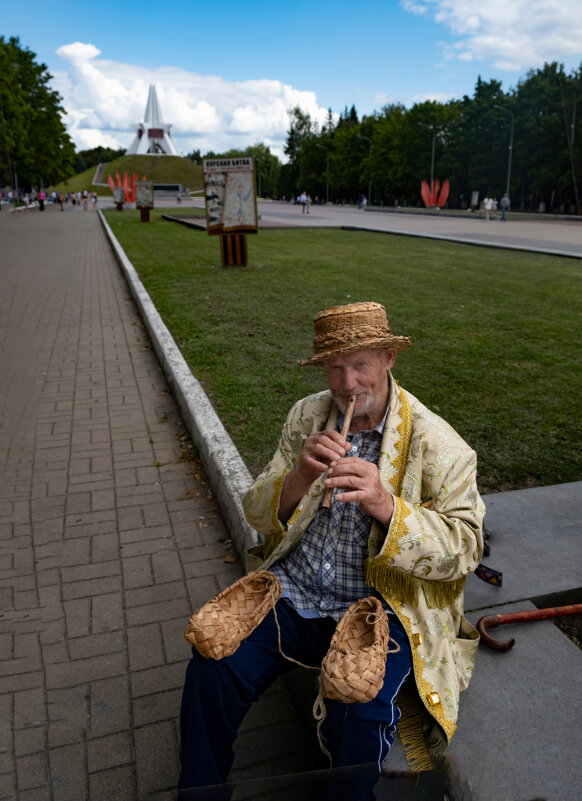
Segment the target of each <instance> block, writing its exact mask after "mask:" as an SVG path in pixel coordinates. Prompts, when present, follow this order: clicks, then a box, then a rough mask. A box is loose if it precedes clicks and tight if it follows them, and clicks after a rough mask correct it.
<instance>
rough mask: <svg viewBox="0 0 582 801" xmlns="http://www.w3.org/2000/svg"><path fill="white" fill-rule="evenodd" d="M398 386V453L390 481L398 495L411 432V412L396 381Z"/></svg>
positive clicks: (402, 479)
mask: <svg viewBox="0 0 582 801" xmlns="http://www.w3.org/2000/svg"><path fill="white" fill-rule="evenodd" d="M396 386H397V387H398V397H399V400H400V410H399V414H400V417H401V418H402V420H401V421H400V423H399V424H398V426H397V428H396V430H397V431H398V433H399V434H400V438H399V439H398V444H397V450H398V453H397V455H396V457H395V458H394V459H393V461H392V467H393V468H394V469H395V470H396V478H395V481H393V482H392V485H393V487H394V494H395V495H400V492H401V490H402V482H403V481H404V473H405V471H406V462H407V461H408V450H409V448H410V437H411V434H412V412H411V411H410V404H409V403H408V398H407V397H406V395H405V394H404V391H403V389H402V388H401V387H400V385H399V383H398V381H396Z"/></svg>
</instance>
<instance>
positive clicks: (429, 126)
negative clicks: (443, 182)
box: [418, 120, 436, 192]
mask: <svg viewBox="0 0 582 801" xmlns="http://www.w3.org/2000/svg"><path fill="white" fill-rule="evenodd" d="M418 124H419V125H422V127H423V128H430V130H431V131H432V150H431V156H430V191H431V192H432V191H433V189H434V146H435V141H436V129H435V127H434V125H429V124H428V123H426V122H420V120H419V123H418Z"/></svg>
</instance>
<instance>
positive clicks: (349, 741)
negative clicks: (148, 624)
mask: <svg viewBox="0 0 582 801" xmlns="http://www.w3.org/2000/svg"><path fill="white" fill-rule="evenodd" d="M277 620H278V624H279V629H280V632H281V647H282V650H283V653H284V654H286V655H287V656H290V657H292V658H293V659H296V660H298V661H299V662H301V663H302V664H305V665H312V666H314V667H315V666H319V665H321V661H322V659H323V657H324V656H325V654H326V653H327V650H328V648H329V644H330V640H331V637H332V634H333V632H334V630H335V627H336V624H335V621H334V620H332V619H331V618H317V619H306V618H303V617H301V616H300V615H299V614H298V613H297V612H296V611H295V610H294V609H293V608H292V607H291V606H290V605H289V604H288V603H287V602H286V601H279V602H278V604H277ZM389 625H390V638H391V640H393V641H396V643H398V645H399V646H400V650H399V651H398V652H397V653H390V654H389V655H388V661H387V665H386V675H385V678H384V685H383V687H382V688H381V690H380V691H379V693H378V695H377V696H376V698H374V700H372V701H369V702H368V703H354V704H343V703H340V702H339V701H333V700H328V699H326V700H325V707H326V718H325V721H324V723H323V726H322V728H321V734H322V738H323V742H324V744H325V746H326V748H327V749H328V751H329V752H330V753H331V755H332V759H333V767H334V768H345V767H348V766H356V765H357V766H360V768H359V769H358V770H357V771H354V772H350V771H347V772H346V771H338V772H337V774H336V772H335V771H332V773H331V774H330V780H329V781H328V787H327V791H326V792H327V796H326V797H329V798H330V799H331V798H333V799H334V801H339V799H344V798H345V799H346V801H347V800H348V799H349V801H360V800H361V801H368V799H374V798H375V796H374V790H373V788H374V785H375V784H376V782H377V780H378V776H379V773H380V770H381V766H382V762H383V760H384V758H385V757H386V755H387V754H388V751H389V750H390V746H391V745H392V742H393V737H394V733H395V730H396V724H397V722H398V720H399V719H400V711H399V710H398V707H397V706H396V705H395V699H396V695H397V693H398V690H399V689H400V687H401V685H402V683H403V682H404V680H405V679H406V677H407V676H408V674H409V673H410V670H411V666H412V658H411V654H410V647H409V644H408V639H407V636H406V633H405V631H404V629H403V628H402V626H401V624H400V623H399V621H398V620H397V619H396V618H394V616H390V620H389ZM394 647H395V646H394V643H393V642H391V644H390V648H391V649H392V648H394ZM192 654H193V656H192V659H191V661H190V663H189V665H188V669H187V671H186V679H185V683H184V690H183V695H182V707H181V716H180V726H181V751H182V769H181V773H180V779H179V783H178V787H179V788H180V789H181V790H187V789H188V788H197V787H205V786H208V785H220V784H223V783H225V782H226V781H227V777H228V774H229V771H230V768H231V765H232V762H233V759H234V752H233V748H232V746H233V743H234V740H235V739H236V736H237V731H238V728H239V726H240V724H241V722H242V720H243V718H244V716H245V715H246V713H247V711H248V710H249V708H250V706H251V704H252V703H253V701H258V699H259V696H260V695H261V693H263V692H264V691H265V690H266V689H267V688H268V687H269V686H270V685H271V684H272V683H273V682H274V681H275V679H277V678H278V677H279V676H281V675H283V674H284V673H287V672H289V671H290V670H293V669H294V668H295V667H296V665H295V664H294V663H293V662H290V661H288V660H287V659H285V657H284V656H282V654H281V652H280V650H279V642H278V632H277V623H276V621H275V616H274V614H273V612H272V611H271V612H270V613H269V614H268V615H267V617H266V618H265V619H264V620H263V622H262V623H261V624H260V625H259V626H257V628H256V629H255V630H254V631H253V633H252V634H251V635H250V636H249V637H248V638H247V639H246V640H244V641H243V642H242V643H241V645H240V646H239V648H238V649H237V650H236V651H235V653H234V654H232V656H229V657H226V658H224V659H221V660H220V661H216V660H213V659H205V658H204V657H202V656H200V654H199V653H198V652H197V651H196V650H195V649H192ZM362 766H367V769H364V770H362ZM334 775H337V777H338V779H337V781H336V782H334V780H333V776H334ZM350 777H352V778H353V784H354V785H355V786H350V785H351V784H352V782H350ZM183 797H184V798H186V797H188V796H187V794H186V793H185V794H184V795H183ZM192 797H193V798H194V797H196V798H198V797H200V798H202V797H203V796H202V794H200V795H199V794H194V793H192ZM208 797H209V798H218V797H219V795H218V794H215V795H212V794H210V795H209V796H208ZM220 797H223V798H228V797H229V796H228V794H226V795H223V796H220Z"/></svg>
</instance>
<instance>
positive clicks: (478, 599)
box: [465, 481, 582, 609]
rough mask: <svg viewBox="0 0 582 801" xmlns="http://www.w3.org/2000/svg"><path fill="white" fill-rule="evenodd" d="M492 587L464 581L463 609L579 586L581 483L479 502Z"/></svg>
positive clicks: (581, 578) (581, 569)
mask: <svg viewBox="0 0 582 801" xmlns="http://www.w3.org/2000/svg"><path fill="white" fill-rule="evenodd" d="M483 500H484V501H485V505H486V507H487V514H486V516H485V524H486V526H487V529H488V530H489V532H490V534H491V553H490V555H489V556H487V557H484V558H483V561H484V563H485V564H486V565H487V566H488V567H492V568H494V569H495V570H500V571H501V572H502V573H503V584H502V586H501V587H494V586H493V585H490V584H486V583H485V582H483V581H481V580H480V579H478V578H477V577H476V576H469V578H468V580H467V584H466V587H465V608H466V609H482V608H484V607H488V606H493V605H495V604H504V603H510V602H511V601H517V600H520V599H522V598H535V597H536V596H538V595H546V594H549V593H555V592H563V591H565V590H569V589H574V588H576V587H580V586H582V536H581V530H582V481H579V482H573V483H569V484H559V485H557V486H552V487H536V488H535V489H525V490H515V491H512V492H503V493H495V494H491V495H485V496H484V497H483Z"/></svg>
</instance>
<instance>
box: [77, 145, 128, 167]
mask: <svg viewBox="0 0 582 801" xmlns="http://www.w3.org/2000/svg"><path fill="white" fill-rule="evenodd" d="M124 155H125V148H124V147H121V148H119V149H118V150H116V149H115V148H113V147H103V146H101V145H99V146H98V147H92V148H90V149H89V150H80V151H79V152H78V153H77V159H76V169H75V172H78V173H79V172H85V170H88V169H89V167H96V166H97V165H98V164H101V163H103V162H106V161H115V159H118V158H121V156H124Z"/></svg>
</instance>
